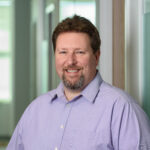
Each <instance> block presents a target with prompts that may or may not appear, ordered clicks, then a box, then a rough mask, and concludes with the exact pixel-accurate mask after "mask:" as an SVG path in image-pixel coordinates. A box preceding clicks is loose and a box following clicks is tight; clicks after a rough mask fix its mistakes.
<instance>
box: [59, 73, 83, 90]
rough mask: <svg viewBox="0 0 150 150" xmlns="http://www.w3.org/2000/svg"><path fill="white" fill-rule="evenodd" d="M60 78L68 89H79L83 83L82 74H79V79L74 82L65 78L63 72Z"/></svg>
mask: <svg viewBox="0 0 150 150" xmlns="http://www.w3.org/2000/svg"><path fill="white" fill-rule="evenodd" d="M62 80H63V83H64V86H65V87H66V88H68V89H70V90H79V89H81V88H82V87H83V85H84V76H83V75H81V76H80V78H79V80H77V81H76V82H75V83H72V82H70V81H69V80H67V78H66V77H65V75H64V74H63V76H62Z"/></svg>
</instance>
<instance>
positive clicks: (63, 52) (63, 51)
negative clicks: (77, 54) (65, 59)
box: [59, 50, 67, 54]
mask: <svg viewBox="0 0 150 150" xmlns="http://www.w3.org/2000/svg"><path fill="white" fill-rule="evenodd" d="M66 53H67V51H66V50H60V51H59V54H66Z"/></svg>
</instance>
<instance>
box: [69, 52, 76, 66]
mask: <svg viewBox="0 0 150 150" xmlns="http://www.w3.org/2000/svg"><path fill="white" fill-rule="evenodd" d="M76 63H77V58H76V55H75V53H71V54H69V55H68V58H67V64H68V65H75V64H76Z"/></svg>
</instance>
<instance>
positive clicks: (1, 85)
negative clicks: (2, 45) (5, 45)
mask: <svg viewBox="0 0 150 150" xmlns="http://www.w3.org/2000/svg"><path fill="white" fill-rule="evenodd" d="M0 79H1V82H0V100H10V98H11V95H10V93H11V92H10V60H9V58H0Z"/></svg>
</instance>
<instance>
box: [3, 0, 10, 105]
mask: <svg viewBox="0 0 150 150" xmlns="http://www.w3.org/2000/svg"><path fill="white" fill-rule="evenodd" d="M11 9H12V5H11V0H0V102H8V101H10V100H11V75H12V73H11V71H10V69H11V51H12V50H11V28H12V27H11V26H12V22H11V17H12V13H11V11H12V10H11Z"/></svg>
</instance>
